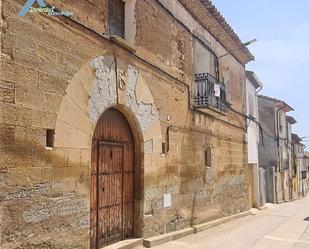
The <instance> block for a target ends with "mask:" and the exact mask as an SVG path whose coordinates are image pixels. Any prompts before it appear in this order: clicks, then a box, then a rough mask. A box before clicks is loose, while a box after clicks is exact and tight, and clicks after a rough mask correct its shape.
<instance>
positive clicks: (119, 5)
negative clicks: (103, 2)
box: [108, 0, 125, 38]
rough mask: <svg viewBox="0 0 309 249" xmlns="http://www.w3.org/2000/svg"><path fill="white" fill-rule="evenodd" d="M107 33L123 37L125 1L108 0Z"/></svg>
mask: <svg viewBox="0 0 309 249" xmlns="http://www.w3.org/2000/svg"><path fill="white" fill-rule="evenodd" d="M108 25H109V26H108V27H109V34H110V35H114V36H119V37H121V38H124V35H125V2H124V1H123V0H109V1H108Z"/></svg>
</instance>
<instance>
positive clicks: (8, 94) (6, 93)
mask: <svg viewBox="0 0 309 249" xmlns="http://www.w3.org/2000/svg"><path fill="white" fill-rule="evenodd" d="M0 101H3V102H7V103H15V90H14V89H6V88H1V87H0Z"/></svg>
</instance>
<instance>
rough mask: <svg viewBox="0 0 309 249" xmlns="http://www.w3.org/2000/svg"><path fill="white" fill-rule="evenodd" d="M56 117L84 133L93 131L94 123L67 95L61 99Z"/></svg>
mask: <svg viewBox="0 0 309 249" xmlns="http://www.w3.org/2000/svg"><path fill="white" fill-rule="evenodd" d="M58 118H59V119H61V120H63V121H65V122H67V123H69V124H71V125H72V127H75V128H76V129H79V130H80V131H82V132H84V133H86V134H91V135H92V133H93V130H94V124H93V123H92V122H91V120H90V119H89V118H88V117H87V116H85V115H84V113H83V112H82V111H81V109H80V108H79V107H78V106H77V105H76V104H75V102H73V101H72V99H70V98H69V97H68V96H65V97H64V98H63V100H62V103H61V107H60V110H59V113H58Z"/></svg>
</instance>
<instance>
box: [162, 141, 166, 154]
mask: <svg viewBox="0 0 309 249" xmlns="http://www.w3.org/2000/svg"><path fill="white" fill-rule="evenodd" d="M165 153H166V146H165V143H162V154H165Z"/></svg>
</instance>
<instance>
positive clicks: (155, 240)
mask: <svg viewBox="0 0 309 249" xmlns="http://www.w3.org/2000/svg"><path fill="white" fill-rule="evenodd" d="M193 233H194V228H192V227H189V228H185V229H182V230H179V231H176V232H172V233H166V234H162V235H159V236H154V237H150V238H147V239H144V246H145V247H147V248H150V247H154V246H158V245H162V244H164V243H167V242H169V241H172V240H176V239H179V238H182V237H185V236H187V235H190V234H193Z"/></svg>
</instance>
